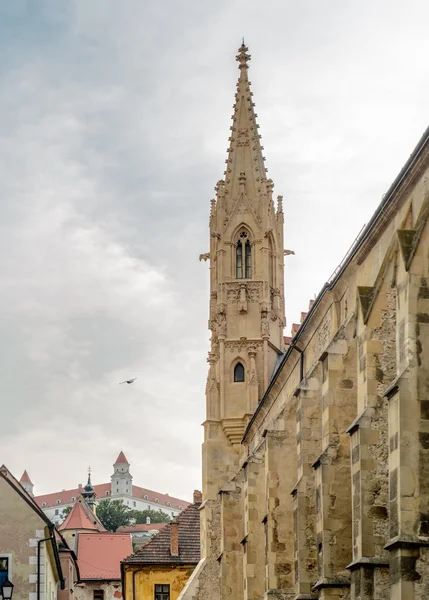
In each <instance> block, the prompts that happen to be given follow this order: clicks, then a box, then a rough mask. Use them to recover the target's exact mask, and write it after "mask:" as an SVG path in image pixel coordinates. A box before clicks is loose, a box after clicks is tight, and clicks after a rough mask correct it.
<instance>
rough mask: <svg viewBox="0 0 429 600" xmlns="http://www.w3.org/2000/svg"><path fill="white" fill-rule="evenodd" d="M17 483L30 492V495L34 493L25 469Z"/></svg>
mask: <svg viewBox="0 0 429 600" xmlns="http://www.w3.org/2000/svg"><path fill="white" fill-rule="evenodd" d="M19 483H20V484H21V485H22V487H23V488H24V490H25V491H26V492H28V493H29V494H30V496H34V494H33V488H34V485H33V483H32V481H31V479H30V477H29V475H28V473H27V471H24V473H23V474H22V477H21V479H20V480H19Z"/></svg>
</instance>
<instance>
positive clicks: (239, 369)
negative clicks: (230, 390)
mask: <svg viewBox="0 0 429 600" xmlns="http://www.w3.org/2000/svg"><path fill="white" fill-rule="evenodd" d="M242 381H244V367H243V365H242V364H241V363H237V364H236V365H235V367H234V382H235V383H241V382H242Z"/></svg>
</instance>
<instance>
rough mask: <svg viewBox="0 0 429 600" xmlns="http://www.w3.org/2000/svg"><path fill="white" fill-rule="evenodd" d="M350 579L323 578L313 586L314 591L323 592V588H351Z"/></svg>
mask: <svg viewBox="0 0 429 600" xmlns="http://www.w3.org/2000/svg"><path fill="white" fill-rule="evenodd" d="M350 585H351V584H350V579H349V578H348V577H344V576H340V577H323V578H322V579H319V581H316V583H315V584H314V585H313V590H321V589H323V588H342V587H350Z"/></svg>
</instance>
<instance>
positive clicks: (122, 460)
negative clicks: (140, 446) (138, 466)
mask: <svg viewBox="0 0 429 600" xmlns="http://www.w3.org/2000/svg"><path fill="white" fill-rule="evenodd" d="M120 463H123V464H125V465H129V464H130V463H129V462H128V461H127V459H126V458H125V454H124V453H123V452H122V450H121V451H120V452H119V456H118V458H117V459H116V462H115V465H117V464H120Z"/></svg>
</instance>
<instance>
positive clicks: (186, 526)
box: [123, 502, 201, 565]
mask: <svg viewBox="0 0 429 600" xmlns="http://www.w3.org/2000/svg"><path fill="white" fill-rule="evenodd" d="M200 506H201V503H200V502H197V503H195V504H190V505H189V506H188V507H187V508H185V510H184V511H183V512H181V513H180V515H178V516H177V517H176V523H177V524H178V526H179V555H178V556H174V555H173V556H172V555H171V553H170V531H171V523H167V524H166V525H165V527H164V528H163V529H161V531H160V532H159V533H158V535H156V536H155V537H154V538H153V539H152V540H151V541H150V542H149V543H148V544H146V546H143V548H140V550H137V552H134V554H131V556H128V557H127V558H125V559H124V561H123V562H124V563H125V564H138V565H145V564H151V565H157V564H158V565H165V564H171V565H175V564H179V565H180V564H182V565H183V564H186V565H193V564H195V565H196V564H198V563H199V561H200Z"/></svg>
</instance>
